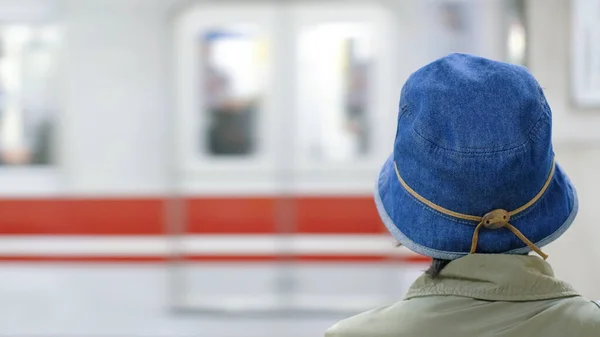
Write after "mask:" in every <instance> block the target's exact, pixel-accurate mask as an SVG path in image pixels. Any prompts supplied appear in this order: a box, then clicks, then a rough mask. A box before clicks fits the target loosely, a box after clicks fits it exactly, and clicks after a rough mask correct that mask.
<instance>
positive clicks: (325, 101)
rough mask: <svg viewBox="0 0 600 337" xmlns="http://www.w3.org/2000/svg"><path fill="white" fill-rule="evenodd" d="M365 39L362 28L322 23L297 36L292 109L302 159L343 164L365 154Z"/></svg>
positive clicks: (369, 58)
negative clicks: (296, 114) (294, 109)
mask: <svg viewBox="0 0 600 337" xmlns="http://www.w3.org/2000/svg"><path fill="white" fill-rule="evenodd" d="M371 35H372V34H371V32H370V30H369V26H368V25H366V24H362V23H323V24H317V25H312V26H306V27H304V28H303V29H302V30H301V31H300V35H299V38H298V49H297V50H298V53H299V55H298V56H299V57H298V62H299V66H298V68H299V69H298V73H297V74H298V75H297V76H298V88H297V89H298V93H297V94H298V97H297V102H298V103H297V104H298V105H299V119H300V125H299V128H300V133H301V134H300V141H299V143H300V147H301V152H303V153H302V154H303V156H304V157H308V158H309V159H310V160H318V161H344V160H348V159H352V158H357V157H361V156H364V155H366V154H368V153H369V151H370V150H371V146H372V145H371V142H370V139H371V136H372V135H371V125H370V123H369V118H370V115H369V110H370V109H369V107H370V101H371V97H372V96H371V94H372V79H371V76H370V74H371V73H372V70H373V69H372V68H373V62H374V58H373V54H374V53H373V46H372V36H371Z"/></svg>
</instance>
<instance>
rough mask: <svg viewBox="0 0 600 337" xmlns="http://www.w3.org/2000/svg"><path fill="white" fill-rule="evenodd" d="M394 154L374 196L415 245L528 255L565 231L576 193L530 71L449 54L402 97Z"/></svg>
mask: <svg viewBox="0 0 600 337" xmlns="http://www.w3.org/2000/svg"><path fill="white" fill-rule="evenodd" d="M400 96H401V97H400V104H399V114H398V127H397V130H396V138H395V142H394V151H393V154H392V155H391V156H390V157H389V158H388V159H387V161H386V162H385V163H384V165H383V168H382V169H381V172H380V174H379V177H378V180H377V186H376V192H375V202H376V205H377V209H378V211H379V215H380V217H381V219H382V220H383V222H384V224H385V225H386V227H387V228H388V230H389V231H390V233H391V234H392V236H393V237H394V238H395V239H396V240H397V241H398V242H399V243H400V244H401V245H403V246H405V247H407V248H408V249H410V250H412V251H414V252H416V253H419V254H423V255H426V256H430V257H433V258H438V259H448V260H453V259H457V258H460V257H462V256H465V255H467V254H469V253H483V254H526V253H528V252H530V251H532V250H534V251H537V252H538V253H540V255H542V256H543V257H544V258H546V256H545V254H543V253H542V252H541V251H540V250H539V247H542V246H545V245H547V244H549V243H550V242H552V241H554V240H555V239H556V238H558V237H559V236H560V235H562V234H563V233H564V232H565V231H566V230H567V229H568V228H569V226H570V225H571V223H572V222H573V220H574V218H575V216H576V214H577V207H578V206H577V194H576V191H575V188H574V187H573V186H572V184H571V182H570V181H569V178H568V177H567V176H566V174H565V173H564V171H563V169H562V168H561V167H560V166H559V165H558V163H556V162H555V160H554V152H553V148H552V140H551V138H552V135H551V134H552V117H551V111H550V107H549V106H548V103H547V102H546V98H545V96H544V93H543V91H542V89H541V88H540V86H539V84H538V83H537V81H536V80H535V79H534V77H533V76H532V75H531V74H530V73H529V72H528V71H527V69H526V68H524V67H521V66H517V65H512V64H508V63H503V62H497V61H492V60H488V59H485V58H481V57H477V56H473V55H465V54H451V55H448V56H446V57H443V58H441V59H438V60H436V61H434V62H432V63H430V64H428V65H426V66H424V67H423V68H421V69H419V70H417V71H416V72H415V73H413V74H412V75H411V76H410V77H409V78H408V80H407V81H406V83H405V84H404V86H403V88H402V92H401V95H400Z"/></svg>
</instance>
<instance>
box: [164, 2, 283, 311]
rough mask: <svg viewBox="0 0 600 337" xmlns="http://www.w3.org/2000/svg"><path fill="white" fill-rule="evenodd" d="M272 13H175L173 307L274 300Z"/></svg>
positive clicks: (204, 8) (228, 9)
mask: <svg viewBox="0 0 600 337" xmlns="http://www.w3.org/2000/svg"><path fill="white" fill-rule="evenodd" d="M276 17H277V11H276V8H275V7H274V6H271V5H256V4H251V5H213V6H211V5H201V6H194V7H191V8H186V10H184V11H183V12H180V13H179V14H178V15H177V16H176V18H175V20H174V32H173V33H174V35H173V36H174V46H175V53H174V59H173V61H174V63H173V64H174V69H173V70H174V72H175V82H174V87H175V90H174V94H175V95H174V100H175V102H174V103H175V106H176V111H177V119H176V120H177V125H176V127H175V129H174V131H175V132H174V138H175V139H176V142H175V144H174V145H175V148H176V149H177V150H178V152H177V153H174V156H173V160H174V163H176V164H175V165H174V167H173V176H172V178H173V179H172V198H171V199H170V200H169V202H168V213H167V214H168V222H167V224H168V228H167V230H168V231H169V233H170V234H172V235H173V240H172V243H173V245H172V246H171V247H172V253H173V257H174V258H175V259H174V260H173V261H174V262H176V263H175V264H173V268H172V269H171V276H172V281H173V282H172V290H173V292H172V297H171V298H172V304H173V305H174V306H176V307H178V308H201V309H208V310H213V309H214V310H217V311H219V310H222V309H224V308H232V310H238V309H239V310H244V308H247V307H249V308H250V309H251V310H265V309H269V308H270V307H272V304H271V303H270V299H272V298H273V294H274V292H273V287H274V285H275V284H276V282H277V280H276V276H277V270H276V268H274V267H272V266H271V264H268V263H265V260H268V259H269V258H272V257H276V256H277V253H276V248H277V242H276V238H275V236H274V235H273V234H274V233H275V227H276V225H277V224H276V223H275V220H276V218H275V213H276V210H275V203H276V198H275V197H274V196H276V195H277V190H278V186H277V183H278V182H277V179H276V177H275V173H276V170H275V169H276V160H275V159H276V158H275V157H276V156H275V150H276V149H275V146H274V145H275V144H277V137H278V134H277V132H276V129H275V128H274V127H273V126H274V125H277V124H278V123H279V122H278V121H279V119H280V118H281V114H279V113H277V111H276V110H277V108H276V106H275V95H274V91H275V89H274V87H273V86H274V80H273V79H274V71H273V62H272V59H273V43H274V37H273V36H274V32H276ZM253 260H254V261H253ZM198 262H202V263H198ZM248 262H255V263H253V264H249V263H248Z"/></svg>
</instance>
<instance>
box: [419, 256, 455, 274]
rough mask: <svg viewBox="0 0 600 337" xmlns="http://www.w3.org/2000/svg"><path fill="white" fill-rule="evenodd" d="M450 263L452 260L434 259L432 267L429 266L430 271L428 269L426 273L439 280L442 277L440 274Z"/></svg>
mask: <svg viewBox="0 0 600 337" xmlns="http://www.w3.org/2000/svg"><path fill="white" fill-rule="evenodd" d="M450 262H451V260H442V259H433V261H431V266H429V269H427V270H426V271H425V273H426V274H428V275H429V276H431V277H432V278H437V277H438V276H439V275H440V272H441V271H442V270H443V269H444V268H446V266H447V265H448V263H450Z"/></svg>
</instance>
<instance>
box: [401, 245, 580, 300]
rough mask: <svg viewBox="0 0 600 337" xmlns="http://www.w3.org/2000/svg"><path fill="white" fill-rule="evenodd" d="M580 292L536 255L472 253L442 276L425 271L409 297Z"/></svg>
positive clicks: (550, 295)
mask: <svg viewBox="0 0 600 337" xmlns="http://www.w3.org/2000/svg"><path fill="white" fill-rule="evenodd" d="M578 295H579V294H578V293H577V292H576V291H575V290H574V289H573V288H572V287H571V286H570V285H569V284H567V283H565V282H562V281H560V280H558V279H556V278H555V277H554V272H553V271H552V268H551V267H550V265H549V264H548V263H546V262H545V261H544V260H542V259H540V258H538V257H536V256H524V255H500V254H490V255H487V254H472V255H467V256H465V257H462V258H459V259H457V260H454V261H452V262H450V263H449V264H448V266H446V268H444V270H442V272H441V273H440V275H439V276H438V278H436V279H432V278H431V277H430V276H429V275H427V274H424V275H422V276H421V277H419V278H418V279H417V280H416V281H415V282H414V283H413V285H412V286H411V287H410V289H409V291H408V293H407V295H406V299H410V298H415V297H425V296H462V297H470V298H474V299H480V300H489V301H535V300H546V299H553V298H561V297H571V296H578Z"/></svg>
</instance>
